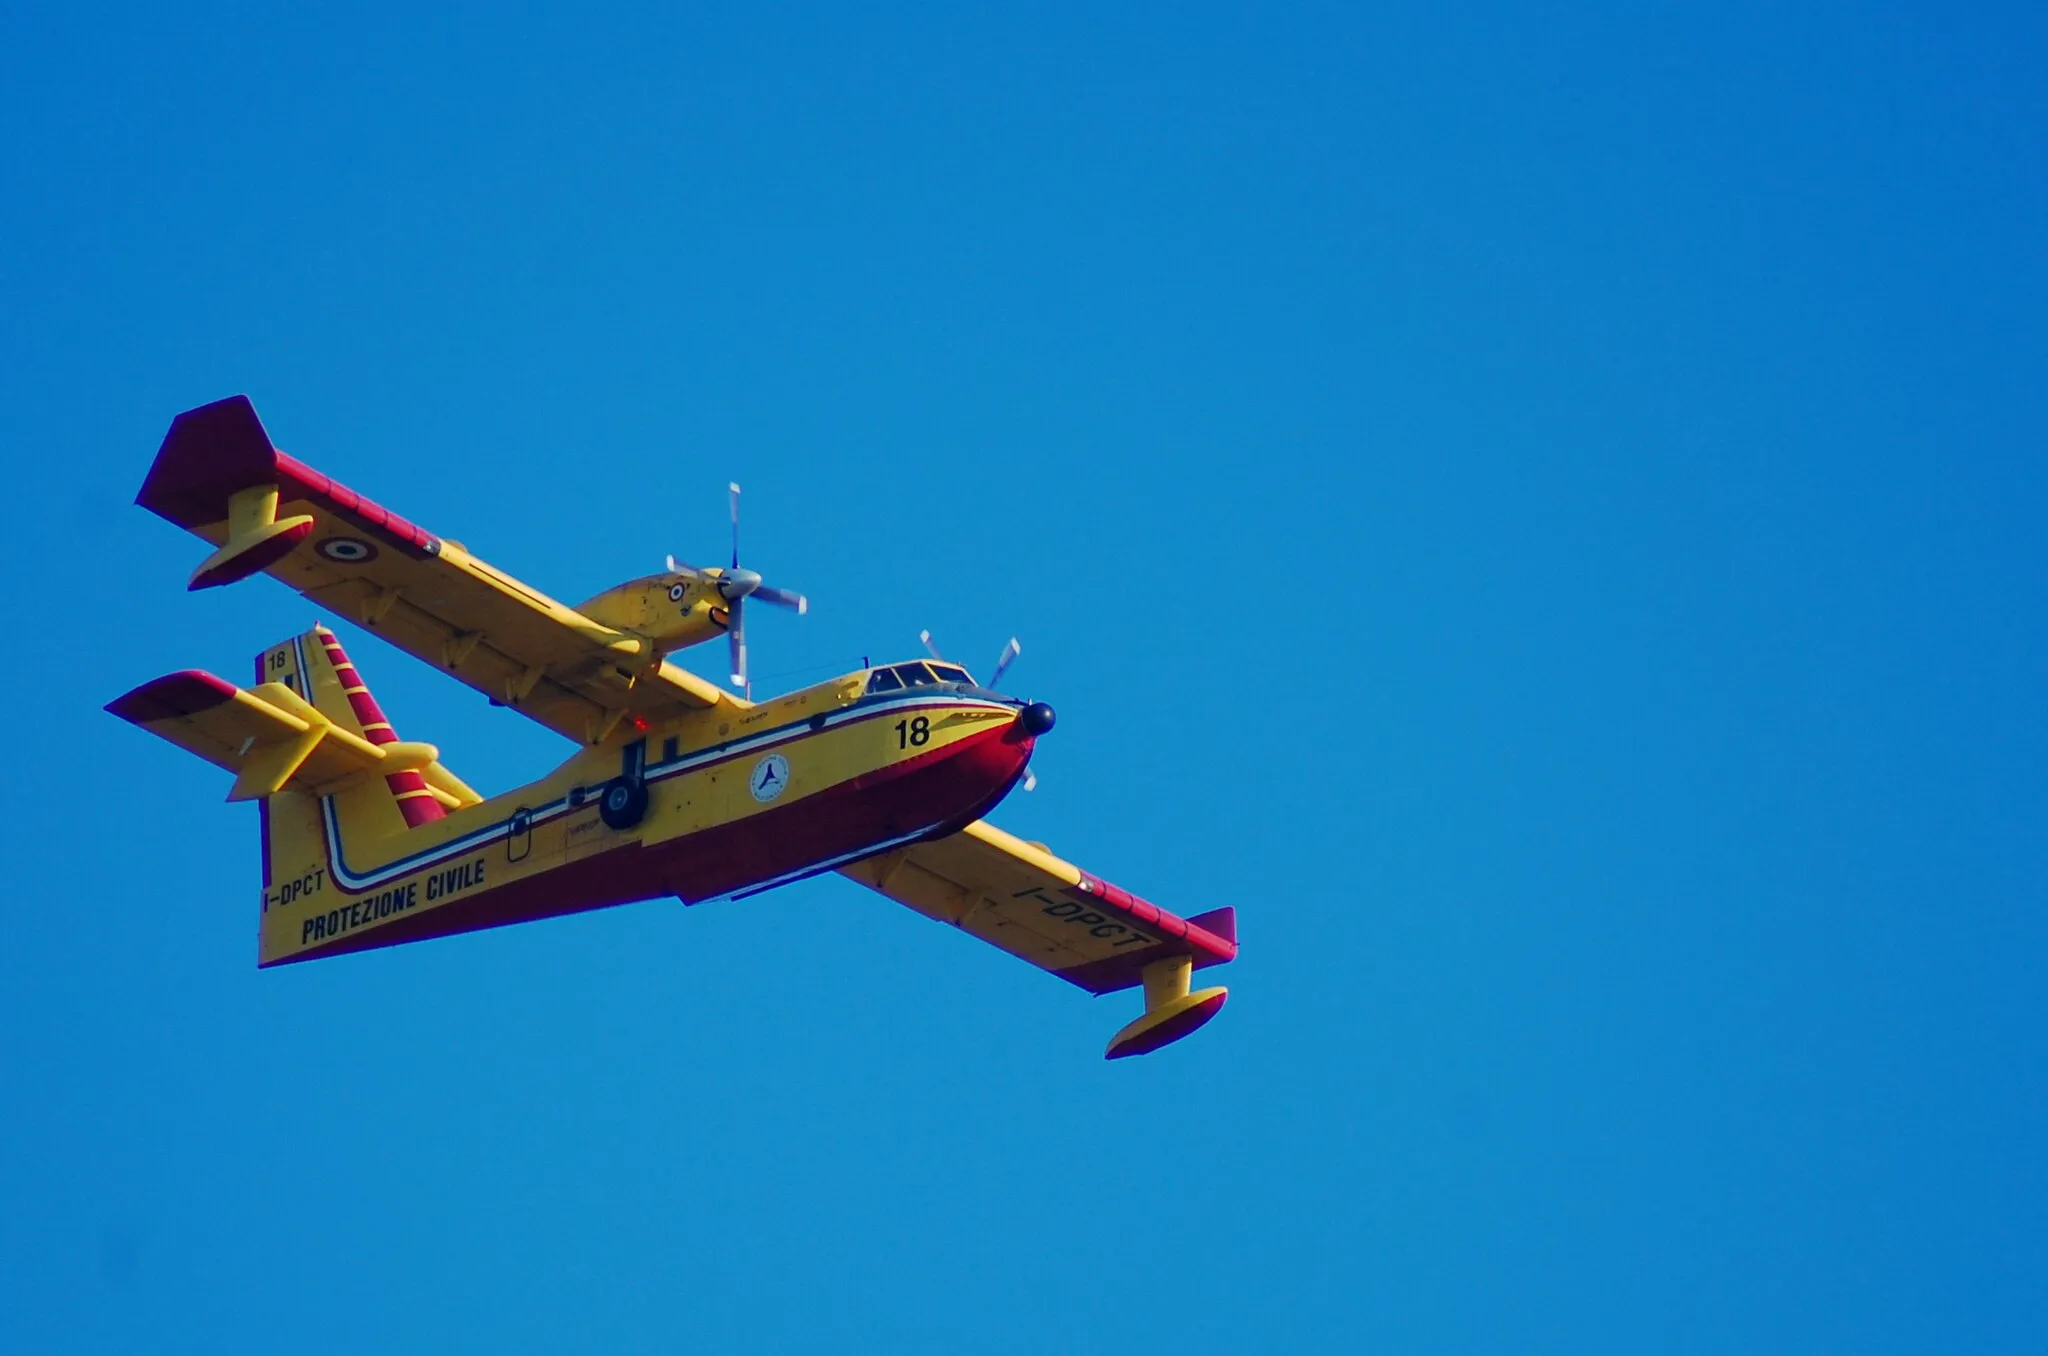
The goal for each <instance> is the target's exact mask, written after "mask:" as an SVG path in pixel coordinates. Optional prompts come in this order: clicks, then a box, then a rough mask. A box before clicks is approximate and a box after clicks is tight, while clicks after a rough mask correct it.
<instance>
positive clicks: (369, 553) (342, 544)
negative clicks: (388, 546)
mask: <svg viewBox="0 0 2048 1356" xmlns="http://www.w3.org/2000/svg"><path fill="white" fill-rule="evenodd" d="M313 549H314V550H315V551H318V552H319V553H320V554H321V555H323V556H325V557H327V559H329V560H337V561H340V562H341V563H342V564H344V565H355V564H359V563H361V562H362V561H365V560H375V559H376V558H377V548H376V547H374V546H372V545H370V543H368V542H366V541H364V540H362V539H361V538H359V537H329V538H327V540H325V541H323V542H321V543H320V544H319V545H318V546H315V547H314V548H313Z"/></svg>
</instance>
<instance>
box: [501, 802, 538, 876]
mask: <svg viewBox="0 0 2048 1356" xmlns="http://www.w3.org/2000/svg"><path fill="white" fill-rule="evenodd" d="M531 851H533V811H531V810H529V809H527V808H526V807H525V806H524V805H522V806H520V807H519V808H518V809H516V810H514V811H513V812H512V822H511V824H510V825H508V826H507V827H506V829H505V860H506V861H508V862H517V861H523V860H525V857H526V854H527V853H529V852H531Z"/></svg>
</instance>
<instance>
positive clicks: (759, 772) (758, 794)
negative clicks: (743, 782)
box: [747, 753, 789, 805]
mask: <svg viewBox="0 0 2048 1356" xmlns="http://www.w3.org/2000/svg"><path fill="white" fill-rule="evenodd" d="M788 789H789V760H788V759H786V758H784V757H783V756H782V755H781V754H779V753H771V754H769V755H768V756H767V757H766V758H763V759H762V760H761V761H760V762H758V763H756V764H754V770H753V771H752V772H751V773H749V774H748V776H747V790H749V791H751V792H753V793H754V799H755V800H758V801H760V802H761V803H762V804H763V805H765V804H767V803H768V802H769V801H771V800H774V799H775V798H776V797H777V796H779V795H781V794H782V793H783V792H784V791H787V790H788Z"/></svg>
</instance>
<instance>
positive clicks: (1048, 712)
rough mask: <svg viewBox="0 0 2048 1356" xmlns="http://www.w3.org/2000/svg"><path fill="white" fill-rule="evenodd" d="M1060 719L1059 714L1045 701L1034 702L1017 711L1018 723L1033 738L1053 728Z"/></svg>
mask: <svg viewBox="0 0 2048 1356" xmlns="http://www.w3.org/2000/svg"><path fill="white" fill-rule="evenodd" d="M1058 720H1059V716H1058V715H1057V714H1056V713H1055V712H1054V711H1053V709H1052V708H1051V707H1050V706H1048V705H1046V704H1045V703H1044V702H1033V703H1031V705H1029V706H1027V707H1025V708H1024V709H1023V710H1022V711H1019V712H1018V713H1017V723H1018V724H1019V725H1022V726H1023V727H1024V732H1025V733H1026V734H1029V735H1031V736H1032V737H1033V738H1036V737H1037V736H1039V735H1042V734H1044V733H1045V732H1046V731H1048V730H1050V729H1052V727H1053V725H1054V724H1055V723H1057V722H1058Z"/></svg>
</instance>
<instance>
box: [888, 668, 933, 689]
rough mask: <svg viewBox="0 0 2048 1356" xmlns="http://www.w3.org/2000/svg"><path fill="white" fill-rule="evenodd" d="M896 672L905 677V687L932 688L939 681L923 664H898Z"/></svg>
mask: <svg viewBox="0 0 2048 1356" xmlns="http://www.w3.org/2000/svg"><path fill="white" fill-rule="evenodd" d="M896 672H897V673H899V674H901V675H903V686H905V687H930V686H931V685H932V684H933V683H936V682H938V681H939V680H938V679H936V678H934V677H932V671H931V670H930V669H928V668H926V667H925V666H924V665H922V664H898V665H897V666H896Z"/></svg>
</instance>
